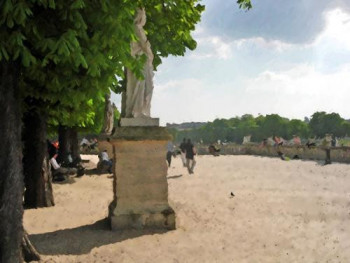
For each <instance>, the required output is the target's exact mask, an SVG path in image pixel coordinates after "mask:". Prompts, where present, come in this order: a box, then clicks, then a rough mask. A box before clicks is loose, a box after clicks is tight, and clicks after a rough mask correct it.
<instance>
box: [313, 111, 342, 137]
mask: <svg viewBox="0 0 350 263" xmlns="http://www.w3.org/2000/svg"><path fill="white" fill-rule="evenodd" d="M309 125H310V129H311V133H312V135H314V136H317V137H323V136H324V135H325V134H326V133H331V134H333V135H334V136H344V135H346V134H348V131H349V130H348V128H349V124H348V122H346V121H345V120H344V119H343V118H342V117H340V115H339V114H338V113H334V112H333V113H330V114H327V113H326V112H324V111H322V112H315V113H314V114H313V115H312V118H311V120H310V124H309Z"/></svg>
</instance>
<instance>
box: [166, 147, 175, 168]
mask: <svg viewBox="0 0 350 263" xmlns="http://www.w3.org/2000/svg"><path fill="white" fill-rule="evenodd" d="M173 154H174V144H173V143H172V142H170V141H169V142H168V145H167V153H166V160H167V162H168V167H170V165H171V157H172V156H173Z"/></svg>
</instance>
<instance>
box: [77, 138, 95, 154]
mask: <svg viewBox="0 0 350 263" xmlns="http://www.w3.org/2000/svg"><path fill="white" fill-rule="evenodd" d="M97 145H98V141H97V139H96V138H93V139H90V140H88V139H86V138H85V137H84V138H83V139H82V140H81V142H80V149H81V150H82V151H85V150H88V151H90V150H94V149H95V148H96V147H97Z"/></svg>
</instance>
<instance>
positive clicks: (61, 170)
mask: <svg viewBox="0 0 350 263" xmlns="http://www.w3.org/2000/svg"><path fill="white" fill-rule="evenodd" d="M58 147H59V145H58V144H54V143H51V142H50V141H49V140H47V149H48V154H49V160H50V164H51V171H52V178H53V181H56V182H58V181H64V180H66V179H67V176H69V175H76V176H78V177H80V176H83V175H84V173H85V171H84V170H85V169H84V167H83V166H82V165H81V160H80V158H76V159H75V160H73V158H72V156H71V154H68V158H67V160H65V161H62V162H60V163H59V162H58V161H57V156H58ZM63 165H64V166H63Z"/></svg>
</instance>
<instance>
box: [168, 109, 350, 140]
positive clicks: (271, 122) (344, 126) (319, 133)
mask: <svg viewBox="0 0 350 263" xmlns="http://www.w3.org/2000/svg"><path fill="white" fill-rule="evenodd" d="M173 133H174V134H175V136H174V137H175V139H176V141H178V142H180V141H181V140H182V138H184V137H186V138H191V139H192V140H194V141H197V142H199V141H203V142H204V143H214V142H216V141H217V140H221V141H222V142H224V141H228V142H236V143H242V140H243V137H244V136H246V135H251V136H252V141H254V142H261V141H262V140H263V139H265V138H268V137H272V136H274V135H276V136H280V137H283V138H284V139H287V140H290V139H292V138H293V135H297V136H299V137H301V138H304V139H306V138H309V137H310V136H316V137H319V138H323V137H324V136H325V134H326V133H331V134H333V135H335V136H337V137H344V136H349V135H350V122H349V121H346V120H344V119H343V118H341V117H340V116H339V114H337V113H330V114H327V113H325V112H316V113H314V114H313V115H312V118H311V120H310V122H309V123H308V122H305V121H301V120H297V119H292V120H289V119H287V118H283V117H281V116H279V115H277V114H271V115H266V116H263V115H259V116H258V117H256V118H254V116H252V115H250V114H246V115H243V116H242V117H235V118H231V119H228V120H227V119H216V120H214V121H213V122H208V123H207V124H206V125H204V126H202V127H201V128H199V129H193V130H186V131H176V132H174V131H173Z"/></svg>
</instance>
